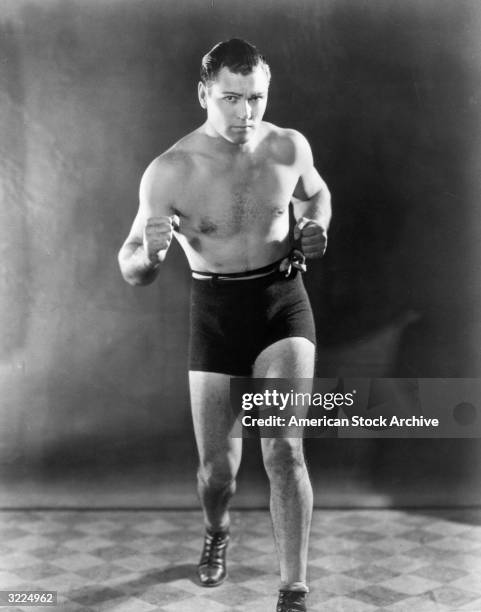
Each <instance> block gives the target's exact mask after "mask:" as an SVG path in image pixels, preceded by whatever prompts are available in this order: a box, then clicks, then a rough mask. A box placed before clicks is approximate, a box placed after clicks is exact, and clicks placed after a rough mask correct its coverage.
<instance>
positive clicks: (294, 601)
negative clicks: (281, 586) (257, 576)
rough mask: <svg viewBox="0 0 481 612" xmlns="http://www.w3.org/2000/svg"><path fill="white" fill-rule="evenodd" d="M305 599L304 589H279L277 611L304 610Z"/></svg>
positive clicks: (293, 611) (301, 611)
mask: <svg viewBox="0 0 481 612" xmlns="http://www.w3.org/2000/svg"><path fill="white" fill-rule="evenodd" d="M305 601H306V593H303V592H302V591H279V601H278V602H277V612H304V610H305V609H306V607H305ZM286 606H287V607H286Z"/></svg>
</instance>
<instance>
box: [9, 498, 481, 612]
mask: <svg viewBox="0 0 481 612" xmlns="http://www.w3.org/2000/svg"><path fill="white" fill-rule="evenodd" d="M201 543H202V523H201V514H200V513H199V512H173V511H168V512H163V511H54V510H52V511H47V510H45V511H4V512H1V513H0V589H4V590H5V589H21V590H33V589H44V590H56V591H58V601H59V604H58V606H57V607H56V608H52V607H48V608H47V607H35V608H32V607H30V608H28V607H15V608H14V607H10V608H2V609H5V610H8V611H9V612H14V611H18V610H36V611H40V610H62V611H65V612H77V611H84V612H93V611H95V612H97V611H98V612H103V611H115V612H124V611H125V612H227V611H231V612H269V611H272V612H273V611H274V610H275V603H276V593H277V586H278V573H277V561H276V557H275V552H274V544H273V540H272V534H271V527H270V519H269V515H268V513H267V512H264V511H255V512H254V511H246V512H233V526H232V538H231V545H230V549H229V561H230V563H229V579H228V580H227V581H226V582H225V583H224V584H223V585H222V586H220V587H218V588H215V589H204V588H201V587H199V586H198V585H197V584H196V581H195V578H194V576H195V563H196V562H197V558H198V556H199V553H200V547H201ZM309 584H310V589H311V593H310V596H309V600H308V602H309V607H308V609H309V610H310V611H319V612H320V611H322V612H375V611H376V612H403V611H406V612H407V611H409V612H431V611H439V612H448V611H449V612H453V611H461V610H471V611H472V612H481V510H472V509H466V510H429V511H422V510H415V511H414V510H413V511H401V510H344V511H343V510H316V511H315V513H314V517H313V524H312V536H311V546H310V554H309Z"/></svg>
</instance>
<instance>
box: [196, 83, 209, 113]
mask: <svg viewBox="0 0 481 612" xmlns="http://www.w3.org/2000/svg"><path fill="white" fill-rule="evenodd" d="M197 89H198V92H197V93H198V95H199V103H200V105H201V106H202V108H207V102H206V98H207V88H206V86H205V85H204V83H202V81H199V86H198V88H197Z"/></svg>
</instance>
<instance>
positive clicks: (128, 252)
mask: <svg viewBox="0 0 481 612" xmlns="http://www.w3.org/2000/svg"><path fill="white" fill-rule="evenodd" d="M118 261H119V267H120V271H121V273H122V276H123V277H124V279H125V280H126V281H127V282H128V283H129V285H149V284H150V283H152V282H153V281H154V280H155V278H156V277H157V274H158V272H159V267H160V263H157V264H154V263H152V262H151V261H150V260H149V259H148V258H147V255H146V254H145V250H144V247H143V245H142V244H138V243H127V244H124V245H123V247H122V248H121V249H120V251H119V256H118Z"/></svg>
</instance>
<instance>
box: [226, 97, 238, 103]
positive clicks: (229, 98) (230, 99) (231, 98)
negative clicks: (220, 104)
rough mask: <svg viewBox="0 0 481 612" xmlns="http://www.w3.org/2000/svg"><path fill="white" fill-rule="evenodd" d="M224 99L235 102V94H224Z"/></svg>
mask: <svg viewBox="0 0 481 612" xmlns="http://www.w3.org/2000/svg"><path fill="white" fill-rule="evenodd" d="M224 100H227V102H236V101H237V98H236V96H225V98H224Z"/></svg>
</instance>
